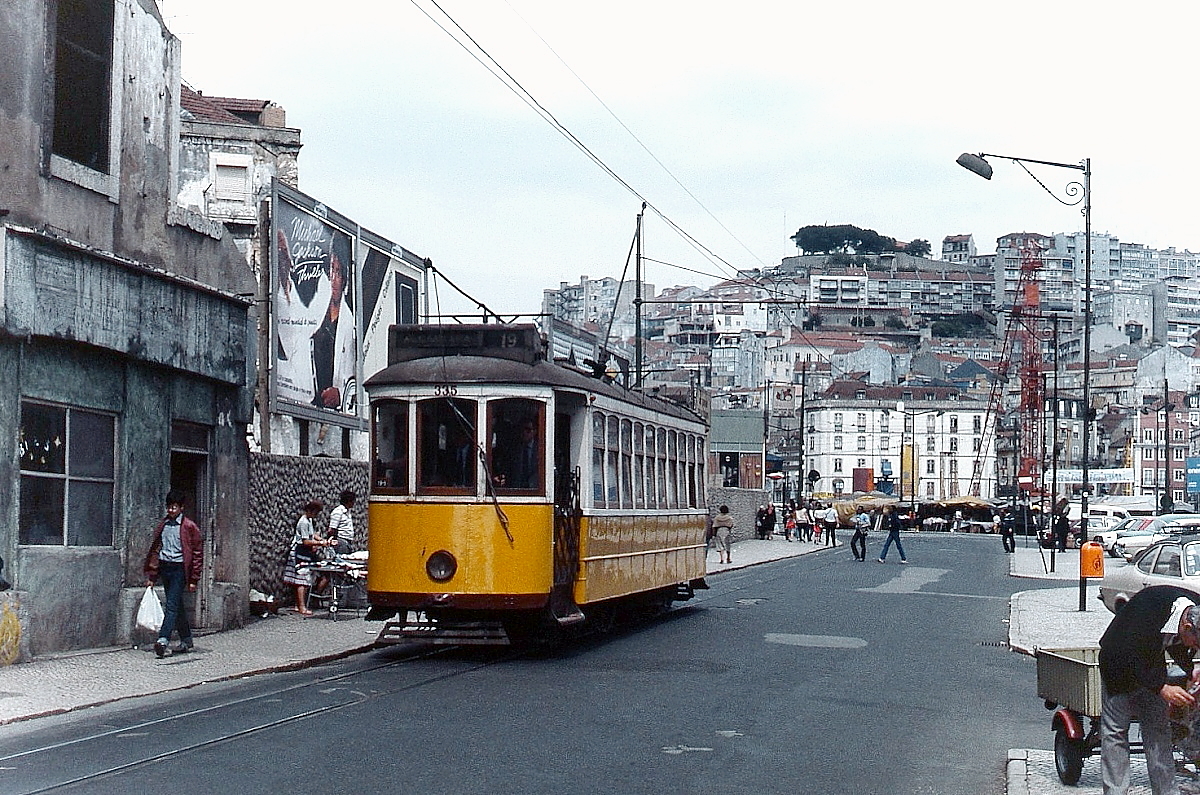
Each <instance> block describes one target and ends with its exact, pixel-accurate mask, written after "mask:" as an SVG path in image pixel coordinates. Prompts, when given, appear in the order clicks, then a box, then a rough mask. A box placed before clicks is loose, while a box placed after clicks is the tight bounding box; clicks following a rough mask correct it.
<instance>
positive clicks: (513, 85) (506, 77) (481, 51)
mask: <svg viewBox="0 0 1200 795" xmlns="http://www.w3.org/2000/svg"><path fill="white" fill-rule="evenodd" d="M409 2H411V3H412V4H413V6H415V7H416V8H417V10H418V11H420V12H421V13H422V14H424V15H425V16H426V17H427V18H428V19H429V20H430V21H431V22H433V24H434V25H436V26H437V27H438V28H439V29H441V30H442V32H444V33H445V34H446V35H447V36H449V37H450V38H451V39H452V40H453V41H454V42H455V43H456V44H458V46H459V47H461V48H462V49H463V50H464V51H465V52H467V53H468V54H469V55H470V56H471V57H472V58H474V59H475V60H476V61H477V62H478V63H479V64H480V65H481V66H483V67H484V68H485V69H487V70H488V72H489V73H490V74H491V75H492V76H493V77H495V78H496V79H497V80H499V81H500V82H501V83H502V84H503V85H504V86H505V87H506V88H508V90H509V91H512V92H513V93H514V94H516V95H517V96H518V97H519V98H520V99H521V101H523V102H524V103H525V104H526V105H527V106H528V107H529V108H530V109H532V110H533V111H534V112H535V113H537V114H538V116H540V117H541V118H542V119H543V121H545V122H547V123H548V124H549V125H550V126H551V127H553V128H554V129H555V130H556V131H557V132H558V133H559V134H560V135H562V136H563V137H565V138H566V139H567V140H568V141H569V142H570V143H571V144H572V145H574V146H575V147H576V148H577V149H579V151H580V152H582V153H583V154H584V155H585V156H586V157H587V158H588V159H589V160H591V161H592V162H593V163H595V164H596V165H597V166H598V167H599V168H600V169H601V170H602V171H604V173H606V174H607V175H608V176H609V177H611V178H612V179H613V180H614V181H615V182H616V183H617V184H618V185H620V186H621V187H623V188H624V189H625V190H626V191H628V192H629V193H630V194H632V195H633V196H636V197H637V198H638V199H639V200H641V201H642V202H644V203H645V205H646V207H647V208H648V209H649V210H651V211H652V212H653V213H654V214H655V215H656V216H658V218H659V219H660V220H662V221H663V223H665V224H666V225H667V226H669V227H670V228H671V229H672V230H674V231H675V233H676V234H678V235H679V236H680V237H681V238H682V239H683V240H684V241H686V242H687V243H688V244H689V245H690V246H692V248H694V249H695V250H696V251H698V252H699V253H700V254H701V255H702V256H704V257H706V258H707V259H708V260H709V261H710V262H712V263H713V264H714V265H718V267H720V266H724V267H725V268H728V269H729V270H730V272H732V273H734V274H736V273H737V272H738V270H739V269H738V268H737V267H736V266H734V265H732V264H731V263H729V262H728V261H727V260H726V259H725V258H723V257H721V256H720V255H719V254H717V253H716V252H714V251H713V250H712V249H710V248H709V247H708V246H706V245H704V244H703V243H701V242H700V241H699V240H698V239H697V238H696V237H695V236H693V235H692V234H691V233H690V232H688V231H687V230H685V229H684V228H683V227H681V226H680V225H679V224H677V223H676V222H675V221H674V219H672V218H671V217H670V216H668V215H667V214H666V213H665V212H663V211H662V210H660V209H659V208H658V207H657V206H655V204H654V203H653V202H651V201H650V200H649V199H648V198H646V197H645V196H643V195H642V194H641V192H639V191H638V189H637V188H635V187H634V186H633V185H631V184H630V183H629V182H628V181H627V180H626V179H625V178H624V177H622V176H621V175H620V174H618V173H617V172H616V171H615V170H614V169H613V168H612V167H611V166H609V165H608V163H606V162H605V161H604V159H603V158H601V157H600V156H599V155H598V154H596V153H595V152H593V151H592V149H591V148H590V147H588V145H587V144H585V143H584V142H583V141H582V140H580V138H579V137H578V136H576V135H575V134H574V133H573V132H571V130H570V129H569V128H567V126H566V125H565V124H563V123H562V122H560V121H559V120H558V118H557V117H556V116H555V115H554V114H553V113H551V112H550V110H549V109H547V108H546V107H545V106H544V105H543V104H542V103H541V102H540V101H539V100H538V99H537V97H535V96H534V95H533V94H532V92H530V91H529V90H528V89H526V88H525V86H524V85H522V83H521V82H520V81H519V80H517V79H516V78H515V77H513V75H512V74H511V73H510V72H509V71H508V70H507V69H506V68H505V67H504V66H503V65H502V64H500V62H499V61H497V60H496V59H495V58H494V57H493V56H492V54H491V53H490V52H488V50H487V49H486V48H485V47H484V46H483V45H482V44H480V43H479V42H478V41H477V40H476V39H475V37H474V36H472V35H471V34H470V33H469V32H468V31H467V30H466V29H465V28H464V27H463V26H462V25H461V24H459V22H458V21H457V20H456V19H455V18H454V17H453V16H451V15H450V13H449V12H448V11H446V9H444V8H443V7H442V6H441V4H440V3H438V0H428V2H429V3H430V4H431V5H432V6H434V7H435V8H437V10H438V11H439V12H440V13H441V14H442V16H444V17H445V18H446V19H447V20H448V21H449V22H450V24H452V25H453V26H454V27H455V28H456V29H457V30H458V31H459V32H460V33H461V34H462V35H463V36H464V37H466V39H467V41H469V42H470V44H471V47H474V48H475V49H474V50H472V49H471V47H468V46H467V44H466V43H464V42H463V40H462V39H460V38H459V37H458V36H456V35H454V33H453V32H451V31H450V30H449V29H448V28H447V27H446V26H445V25H443V24H442V23H441V22H440V21H439V20H437V19H436V18H434V16H433V15H432V14H430V13H429V12H428V11H427V10H426V9H425V8H423V7H422V6H421V5H420V4H419V3H418V2H417V0H409ZM485 58H486V59H487V62H485V61H484V59H485ZM489 63H490V64H491V66H489ZM493 66H494V68H493ZM497 70H498V71H497Z"/></svg>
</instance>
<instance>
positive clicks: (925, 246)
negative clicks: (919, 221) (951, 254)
mask: <svg viewBox="0 0 1200 795" xmlns="http://www.w3.org/2000/svg"><path fill="white" fill-rule="evenodd" d="M932 251H933V246H931V245H929V241H928V240H923V239H921V238H918V239H916V240H910V241H909V242H908V245H906V246H905V247H904V253H906V254H912V255H913V256H914V257H928V256H929V254H930V253H931V252H932Z"/></svg>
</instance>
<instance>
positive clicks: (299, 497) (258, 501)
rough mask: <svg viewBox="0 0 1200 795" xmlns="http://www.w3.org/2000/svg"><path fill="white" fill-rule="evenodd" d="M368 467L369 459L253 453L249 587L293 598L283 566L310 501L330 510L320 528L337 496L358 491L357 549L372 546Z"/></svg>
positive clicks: (319, 519) (319, 520)
mask: <svg viewBox="0 0 1200 795" xmlns="http://www.w3.org/2000/svg"><path fill="white" fill-rule="evenodd" d="M368 483H369V470H368V467H367V464H366V462H365V461H348V460H345V459H342V458H319V457H304V458H302V457H299V456H283V455H268V454H264V453H252V454H251V455H250V516H249V523H250V587H251V588H254V589H255V590H258V591H262V592H263V593H266V594H274V595H275V597H276V598H277V599H281V600H283V601H285V602H286V601H288V600H289V598H290V597H291V587H290V586H288V585H286V584H285V583H284V582H283V570H284V567H285V566H286V565H287V558H288V555H289V554H290V551H291V543H292V534H293V533H295V531H296V520H297V519H299V518H300V509H301V508H302V507H303V505H304V503H306V502H308V501H309V500H320V501H321V502H323V503H325V509H324V510H323V511H321V515H320V516H318V517H317V519H316V521H315V525H316V527H317V531H318V532H324V531H325V529H326V528H327V527H328V526H329V514H330V512H331V511H332V510H333V509H334V507H335V506H336V505H337V504H338V495H339V494H341V492H342V490H343V489H349V490H350V491H353V492H354V493H355V494H356V495H358V500H357V502H355V504H354V509H353V511H352V515H353V517H354V534H355V538H354V548H355V549H356V550H357V549H366V546H367V487H368Z"/></svg>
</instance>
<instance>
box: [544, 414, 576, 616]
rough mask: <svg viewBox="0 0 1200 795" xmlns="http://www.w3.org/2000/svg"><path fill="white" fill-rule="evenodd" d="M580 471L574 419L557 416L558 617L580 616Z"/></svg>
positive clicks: (554, 595) (553, 603)
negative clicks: (576, 590) (573, 445)
mask: <svg viewBox="0 0 1200 795" xmlns="http://www.w3.org/2000/svg"><path fill="white" fill-rule="evenodd" d="M581 516H582V511H581V510H580V507H579V467H578V466H572V462H571V415H570V414H566V413H556V414H555V415H554V588H553V590H552V591H551V593H550V607H551V609H552V610H553V611H554V614H555V615H556V616H560V617H565V616H568V615H570V614H573V613H578V612H579V608H578V607H576V606H575V600H574V596H573V590H574V587H575V579H576V578H577V577H578V576H579V529H580V518H581Z"/></svg>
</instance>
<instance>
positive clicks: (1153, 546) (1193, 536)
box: [1129, 528, 1200, 563]
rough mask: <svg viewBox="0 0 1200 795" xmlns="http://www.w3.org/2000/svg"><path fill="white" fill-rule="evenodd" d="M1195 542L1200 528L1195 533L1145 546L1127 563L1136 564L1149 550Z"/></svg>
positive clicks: (1162, 539) (1197, 539) (1198, 539)
mask: <svg viewBox="0 0 1200 795" xmlns="http://www.w3.org/2000/svg"><path fill="white" fill-rule="evenodd" d="M1197 541H1200V528H1197V530H1196V531H1195V532H1191V533H1182V534H1180V535H1177V536H1172V537H1171V538H1160V539H1159V540H1157V541H1155V542H1154V543H1153V544H1150V545H1149V546H1147V547H1146V548H1145V549H1140V550H1138V551H1137V552H1136V553H1135V554H1134V556H1133V557H1132V558H1131V559H1130V561H1129V562H1130V563H1136V562H1137V561H1139V560H1141V559H1142V558H1144V557H1145V556H1146V555H1148V554H1150V550H1152V549H1158V548H1159V547H1165V546H1169V545H1171V544H1178V545H1180V546H1183V545H1184V544H1194V543H1196V542H1197Z"/></svg>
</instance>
